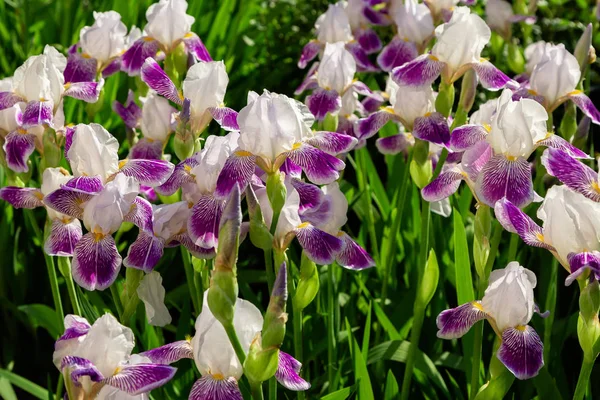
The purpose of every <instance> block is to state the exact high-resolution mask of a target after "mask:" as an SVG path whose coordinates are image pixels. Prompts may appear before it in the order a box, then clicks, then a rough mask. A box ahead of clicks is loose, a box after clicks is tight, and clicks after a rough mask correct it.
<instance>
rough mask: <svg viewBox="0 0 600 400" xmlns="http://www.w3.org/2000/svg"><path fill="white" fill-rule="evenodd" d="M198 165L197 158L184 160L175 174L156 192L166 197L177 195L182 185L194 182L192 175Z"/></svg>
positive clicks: (158, 187) (178, 165)
mask: <svg viewBox="0 0 600 400" xmlns="http://www.w3.org/2000/svg"><path fill="white" fill-rule="evenodd" d="M196 165H198V161H196V159H195V158H193V157H192V158H188V159H186V160H183V161H182V162H180V163H179V164H177V166H175V169H173V173H172V174H171V176H170V177H169V178H168V179H167V180H166V181H165V183H163V184H162V185H160V186H157V187H156V188H155V190H156V191H157V192H158V193H160V194H162V195H164V196H170V195H172V194H173V193H175V192H176V191H177V190H178V189H179V188H180V187H181V185H183V184H184V183H186V182H194V177H193V176H192V175H191V174H190V171H191V170H192V168H194V167H195V166H196Z"/></svg>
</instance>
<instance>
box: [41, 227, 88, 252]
mask: <svg viewBox="0 0 600 400" xmlns="http://www.w3.org/2000/svg"><path fill="white" fill-rule="evenodd" d="M82 236H83V233H82V231H81V222H79V220H78V219H72V220H71V221H67V222H63V221H62V220H57V219H55V220H52V227H51V228H50V234H49V235H48V237H47V238H46V241H45V242H44V252H46V254H48V255H49V256H59V257H69V256H72V255H73V252H74V251H75V246H76V245H77V242H79V240H80V239H81V237H82Z"/></svg>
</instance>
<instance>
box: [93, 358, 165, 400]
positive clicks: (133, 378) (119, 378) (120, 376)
mask: <svg viewBox="0 0 600 400" xmlns="http://www.w3.org/2000/svg"><path fill="white" fill-rule="evenodd" d="M176 371H177V368H173V367H171V366H169V365H162V364H135V365H127V366H125V367H123V368H121V370H120V371H119V372H117V373H116V374H115V375H113V376H111V377H109V378H107V379H105V380H104V383H105V384H107V385H109V386H112V387H116V388H117V389H120V390H122V391H124V392H126V393H129V394H140V393H146V392H149V391H151V390H152V389H156V388H157V387H159V386H162V385H164V384H165V383H167V382H168V381H169V380H171V378H173V376H175V372H176Z"/></svg>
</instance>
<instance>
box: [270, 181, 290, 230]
mask: <svg viewBox="0 0 600 400" xmlns="http://www.w3.org/2000/svg"><path fill="white" fill-rule="evenodd" d="M267 196H268V198H269V202H270V203H271V208H272V209H273V221H272V222H271V225H272V226H277V220H278V219H279V213H280V212H281V209H282V208H283V205H284V204H285V199H286V197H287V189H286V188H285V173H283V172H279V171H277V172H274V173H272V174H269V177H268V178H267Z"/></svg>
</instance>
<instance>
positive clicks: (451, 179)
mask: <svg viewBox="0 0 600 400" xmlns="http://www.w3.org/2000/svg"><path fill="white" fill-rule="evenodd" d="M461 172H462V171H461V170H460V169H459V168H457V167H452V168H449V169H447V170H446V171H443V172H442V173H441V174H440V175H439V176H438V177H437V178H435V179H434V180H433V181H431V183H429V184H428V185H427V186H425V187H424V188H423V189H422V190H421V195H422V196H423V199H424V200H426V201H429V202H432V201H440V200H443V199H445V198H448V197H450V196H451V195H452V194H454V193H455V192H456V191H457V190H458V187H459V186H460V182H461V181H462V180H463V179H464V178H465V177H464V175H463V174H462V173H461Z"/></svg>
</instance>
